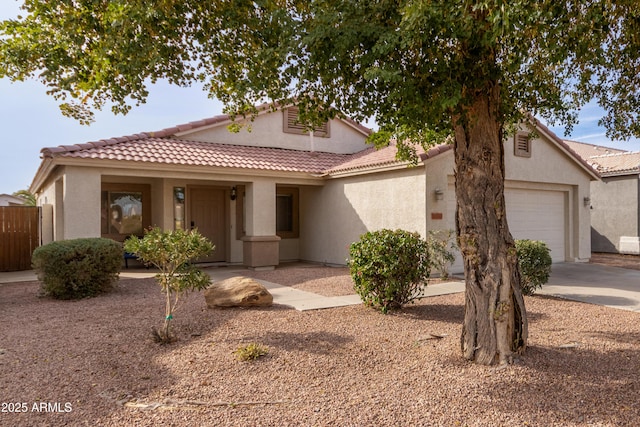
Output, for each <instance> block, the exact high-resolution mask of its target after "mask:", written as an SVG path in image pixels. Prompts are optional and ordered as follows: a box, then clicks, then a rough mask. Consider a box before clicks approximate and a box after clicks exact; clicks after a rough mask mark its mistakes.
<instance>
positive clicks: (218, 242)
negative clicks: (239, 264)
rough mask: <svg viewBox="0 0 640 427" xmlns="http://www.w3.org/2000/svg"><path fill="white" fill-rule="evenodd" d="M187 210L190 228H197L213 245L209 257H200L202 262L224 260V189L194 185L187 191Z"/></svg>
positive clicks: (225, 222)
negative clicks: (213, 247)
mask: <svg viewBox="0 0 640 427" xmlns="http://www.w3.org/2000/svg"><path fill="white" fill-rule="evenodd" d="M189 211H190V212H191V214H190V216H191V218H190V224H191V228H197V229H198V231H199V232H200V234H202V235H203V236H205V237H206V238H207V239H209V240H211V242H212V243H213V244H214V245H215V250H214V251H213V253H212V254H211V256H210V257H208V258H204V259H200V260H199V261H203V262H223V261H226V254H227V246H226V242H227V239H226V230H227V227H226V224H227V214H226V198H225V190H224V189H220V188H212V187H195V188H191V189H190V191H189Z"/></svg>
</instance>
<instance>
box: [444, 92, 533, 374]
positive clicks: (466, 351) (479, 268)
mask: <svg viewBox="0 0 640 427" xmlns="http://www.w3.org/2000/svg"><path fill="white" fill-rule="evenodd" d="M499 97H500V89H499V86H498V85H496V86H495V87H493V88H490V89H488V90H487V91H485V92H483V93H478V96H477V97H476V101H475V102H474V103H473V104H472V105H471V106H469V107H468V109H467V110H465V113H464V114H463V115H462V116H460V117H457V118H456V122H455V123H454V124H455V148H454V152H455V163H456V197H457V201H458V205H457V210H456V230H457V235H458V244H459V245H460V250H461V252H462V257H463V260H464V272H465V283H466V286H465V288H466V293H465V312H464V326H463V329H462V337H461V346H462V353H463V356H464V357H465V358H466V359H468V360H473V361H475V362H477V363H480V364H484V365H490V364H495V363H501V364H503V363H510V362H511V361H512V358H513V354H514V352H517V353H521V352H522V351H524V349H525V347H526V343H527V332H528V331H527V317H526V311H525V306H524V300H523V298H522V292H521V290H520V276H519V273H518V268H517V257H516V250H515V245H514V241H513V238H512V237H511V233H510V232H509V227H508V226H507V218H506V211H505V200H504V145H503V139H502V137H503V132H502V124H501V122H500V121H499V118H498V112H497V109H498V102H499Z"/></svg>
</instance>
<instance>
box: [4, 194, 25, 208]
mask: <svg viewBox="0 0 640 427" xmlns="http://www.w3.org/2000/svg"><path fill="white" fill-rule="evenodd" d="M23 205H24V199H21V198H20V197H16V196H12V195H10V194H4V193H3V194H0V206H23Z"/></svg>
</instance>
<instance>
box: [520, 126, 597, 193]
mask: <svg viewBox="0 0 640 427" xmlns="http://www.w3.org/2000/svg"><path fill="white" fill-rule="evenodd" d="M532 120H533V121H534V122H533V124H534V125H535V128H536V130H537V131H539V132H541V133H542V134H543V135H544V136H546V138H547V139H548V140H549V141H551V142H552V143H553V144H554V145H555V146H556V147H557V148H558V149H559V150H560V151H562V152H563V153H564V154H565V155H566V156H568V157H569V158H570V159H571V160H573V162H574V163H576V164H577V165H578V166H580V168H581V169H582V170H583V171H585V172H586V173H587V174H588V175H589V176H590V177H591V181H599V180H600V174H599V173H598V172H597V171H596V170H595V169H594V168H592V167H591V166H590V165H589V164H588V163H587V161H586V160H584V159H583V158H582V157H580V156H579V155H578V154H577V153H576V152H575V151H573V150H571V148H569V146H568V145H567V144H565V143H564V141H562V140H561V139H560V138H559V137H558V135H556V134H555V133H553V132H552V131H551V130H550V129H549V128H548V127H546V126H545V125H543V124H542V123H540V121H539V120H538V119H536V118H534V117H532Z"/></svg>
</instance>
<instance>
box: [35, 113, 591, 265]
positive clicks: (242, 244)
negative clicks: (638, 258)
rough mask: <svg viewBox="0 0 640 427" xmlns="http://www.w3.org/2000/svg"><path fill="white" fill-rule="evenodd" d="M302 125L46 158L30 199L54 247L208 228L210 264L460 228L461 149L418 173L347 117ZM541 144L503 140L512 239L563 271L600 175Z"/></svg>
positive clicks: (281, 257) (545, 134)
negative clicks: (457, 165)
mask: <svg viewBox="0 0 640 427" xmlns="http://www.w3.org/2000/svg"><path fill="white" fill-rule="evenodd" d="M296 116H297V111H296V109H295V108H284V109H282V110H279V111H277V112H270V111H268V110H262V111H261V112H260V113H259V114H258V116H257V117H256V118H255V120H254V121H253V122H252V123H251V131H250V132H248V131H244V130H243V131H240V132H238V133H231V132H229V130H228V125H230V124H231V123H232V122H231V120H230V118H229V117H228V116H226V115H221V116H216V117H213V118H209V119H205V120H201V121H197V122H191V123H188V124H185V125H180V126H176V127H172V128H168V129H164V130H161V131H159V132H147V133H140V134H136V135H130V136H125V137H120V138H113V139H105V140H100V141H96V142H89V143H85V144H77V145H70V146H59V147H53V148H44V149H43V150H42V163H41V165H40V167H39V169H38V171H37V172H36V175H35V178H34V180H33V183H32V185H31V188H30V190H31V191H32V192H33V193H34V194H36V195H37V200H38V204H39V205H41V206H43V211H45V213H46V212H49V214H48V216H46V217H49V218H51V220H50V221H51V224H50V226H45V225H43V232H44V233H45V236H44V237H45V239H44V240H45V242H46V241H48V240H61V239H71V238H77V237H93V236H103V237H109V238H113V239H116V240H124V239H125V238H126V237H127V236H128V235H130V234H142V232H143V229H144V228H146V227H149V226H152V225H156V226H159V227H162V228H164V229H174V228H182V227H184V228H193V227H197V228H198V229H199V231H200V232H201V233H202V234H204V235H205V236H207V237H208V238H209V239H211V240H212V242H213V243H214V244H215V246H216V250H215V251H214V253H213V255H212V256H211V257H210V258H209V259H208V260H207V261H210V262H220V263H231V264H234V263H238V264H240V263H242V264H245V265H247V266H249V267H251V268H272V267H273V266H276V265H278V264H279V263H280V262H284V261H292V260H303V261H312V262H318V263H326V264H338V265H344V264H345V263H346V259H347V257H348V250H349V245H350V244H351V243H352V242H354V241H356V240H358V238H359V236H360V235H361V234H363V233H365V232H366V231H368V230H376V229H380V228H392V229H395V228H402V229H406V230H410V231H417V232H419V233H420V234H422V235H423V236H426V234H427V233H428V231H429V230H446V229H454V227H455V220H454V212H455V206H456V202H455V193H454V157H453V150H452V149H451V146H449V145H441V146H438V147H434V148H432V149H430V150H428V151H427V152H422V153H421V155H420V161H419V162H418V165H417V166H414V167H408V163H407V162H404V161H398V160H397V159H396V147H395V146H394V145H393V144H392V145H390V146H389V147H387V148H384V149H381V150H376V149H375V148H373V147H371V146H370V145H368V144H367V142H366V138H367V136H368V135H369V133H370V131H369V129H367V128H365V127H364V126H362V125H360V124H358V123H356V122H354V121H352V120H349V119H341V118H335V119H333V120H331V121H329V122H327V123H325V124H324V125H323V126H322V127H321V128H318V129H315V130H314V132H313V133H311V134H310V133H307V132H305V131H304V128H303V127H301V126H299V125H298V124H297V123H296ZM536 135H537V136H535V138H532V137H530V135H529V132H519V133H517V134H516V135H515V136H511V137H510V138H508V139H506V140H505V142H504V143H505V147H506V150H505V152H506V154H505V163H506V201H507V215H508V220H509V224H510V229H511V231H512V234H513V235H514V237H516V238H531V239H540V240H544V241H545V242H547V243H548V245H549V247H550V248H551V250H552V257H553V260H554V261H579V260H587V259H588V258H589V257H590V254H591V245H590V235H589V230H590V210H589V207H588V206H587V203H586V200H588V199H589V186H590V182H591V181H594V180H597V179H598V174H597V173H596V172H595V171H594V170H593V168H591V167H590V166H589V165H588V164H587V163H586V162H585V161H584V160H582V159H581V158H580V157H579V156H577V155H576V153H575V152H573V151H572V150H571V149H570V148H569V147H568V146H567V144H565V143H564V142H563V141H562V140H560V139H559V138H558V137H557V136H555V135H554V134H553V133H552V132H551V131H549V129H547V128H546V127H544V126H542V125H540V126H539V127H538V130H537V132H536ZM457 265H458V268H459V267H460V266H461V263H460V262H457ZM454 271H455V270H454Z"/></svg>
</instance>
